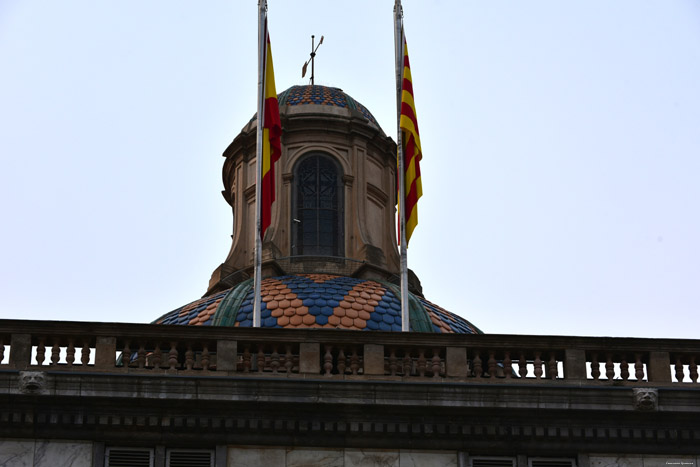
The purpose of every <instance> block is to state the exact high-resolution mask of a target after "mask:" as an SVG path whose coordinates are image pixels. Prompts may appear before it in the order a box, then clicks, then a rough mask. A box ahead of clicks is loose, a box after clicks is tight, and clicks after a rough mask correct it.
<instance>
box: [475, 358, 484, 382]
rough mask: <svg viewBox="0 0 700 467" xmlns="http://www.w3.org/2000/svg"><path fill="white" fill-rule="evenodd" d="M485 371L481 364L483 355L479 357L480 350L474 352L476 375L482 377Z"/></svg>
mask: <svg viewBox="0 0 700 467" xmlns="http://www.w3.org/2000/svg"><path fill="white" fill-rule="evenodd" d="M483 373H484V369H483V367H482V366H481V357H479V352H476V353H475V354H474V377H475V378H481V375H482V374H483Z"/></svg>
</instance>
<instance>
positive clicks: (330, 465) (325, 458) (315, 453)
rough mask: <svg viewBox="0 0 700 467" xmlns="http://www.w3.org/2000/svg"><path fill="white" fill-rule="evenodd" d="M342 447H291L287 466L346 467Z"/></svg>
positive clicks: (288, 451) (288, 452)
mask: <svg viewBox="0 0 700 467" xmlns="http://www.w3.org/2000/svg"><path fill="white" fill-rule="evenodd" d="M343 457H344V454H343V450H342V449H323V448H317V449H302V448H300V449H289V450H287V464H286V465H287V467H344V460H343Z"/></svg>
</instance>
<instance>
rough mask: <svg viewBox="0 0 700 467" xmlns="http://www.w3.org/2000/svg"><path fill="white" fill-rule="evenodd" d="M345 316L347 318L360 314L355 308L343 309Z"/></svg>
mask: <svg viewBox="0 0 700 467" xmlns="http://www.w3.org/2000/svg"><path fill="white" fill-rule="evenodd" d="M345 316H347V317H348V318H357V317H358V316H360V314H359V313H358V312H357V310H345Z"/></svg>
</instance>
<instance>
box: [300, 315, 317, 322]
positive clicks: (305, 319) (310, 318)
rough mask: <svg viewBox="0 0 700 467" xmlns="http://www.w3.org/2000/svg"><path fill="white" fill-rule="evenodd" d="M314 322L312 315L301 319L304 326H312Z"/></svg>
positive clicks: (314, 318)
mask: <svg viewBox="0 0 700 467" xmlns="http://www.w3.org/2000/svg"><path fill="white" fill-rule="evenodd" d="M315 322H316V317H315V316H314V315H304V317H303V318H302V323H304V324H314V323H315Z"/></svg>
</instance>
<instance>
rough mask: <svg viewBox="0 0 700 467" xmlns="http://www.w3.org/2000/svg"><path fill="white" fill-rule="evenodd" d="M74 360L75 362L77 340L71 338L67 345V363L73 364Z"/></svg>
mask: <svg viewBox="0 0 700 467" xmlns="http://www.w3.org/2000/svg"><path fill="white" fill-rule="evenodd" d="M73 362H75V342H74V341H73V339H72V338H70V339H68V347H66V365H68V366H73Z"/></svg>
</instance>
